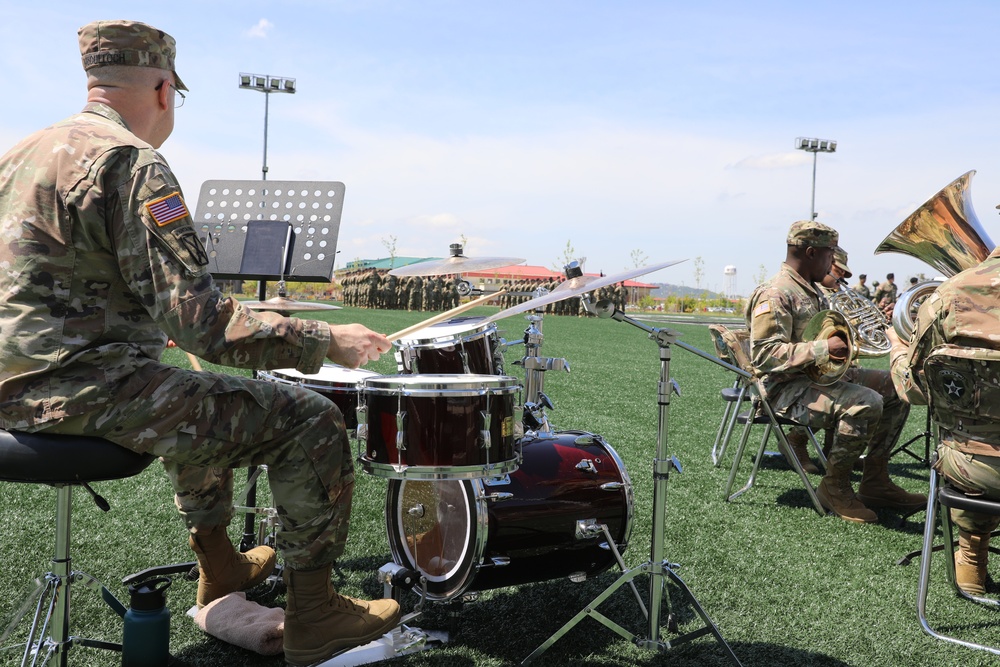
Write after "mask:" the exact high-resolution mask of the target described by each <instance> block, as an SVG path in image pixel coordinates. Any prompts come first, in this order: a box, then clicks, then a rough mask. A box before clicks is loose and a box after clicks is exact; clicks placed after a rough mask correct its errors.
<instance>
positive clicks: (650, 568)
mask: <svg viewBox="0 0 1000 667" xmlns="http://www.w3.org/2000/svg"><path fill="white" fill-rule="evenodd" d="M588 308H589V309H591V310H592V312H596V314H597V315H598V316H599V317H611V318H614V319H615V320H618V321H619V322H627V323H628V324H631V325H632V326H634V327H637V328H639V329H642V330H643V331H645V332H647V333H648V334H649V338H650V339H652V340H654V341H655V342H656V344H657V346H658V348H659V353H660V381H659V385H658V405H659V419H658V423H657V444H656V456H655V458H654V459H653V526H652V540H651V544H650V558H649V560H648V561H646V562H645V563H642V564H641V565H638V566H636V567H634V568H632V569H630V570H627V571H623V572H622V574H621V576H619V577H618V579H616V580H615V581H614V582H613V583H612V584H611V585H610V586H608V588H606V589H605V590H604V592H603V593H601V594H600V595H598V596H597V597H596V598H594V599H593V600H592V601H591V602H590V604H588V605H587V606H586V607H584V608H583V609H582V610H581V611H580V612H579V613H577V614H576V616H574V617H573V618H571V619H570V620H569V621H568V622H567V623H566V624H565V625H563V626H562V627H561V628H559V629H558V630H556V632H555V633H554V634H553V635H552V636H551V637H549V638H548V639H547V640H546V641H545V642H544V643H543V644H542V645H541V646H539V647H538V648H537V649H535V650H534V652H533V653H531V655H529V656H528V657H527V658H525V659H524V661H523V662H522V663H521V664H523V665H526V664H528V663H530V662H532V661H533V660H534V659H535V658H537V657H538V656H539V655H541V654H542V653H543V652H545V651H546V650H547V649H548V648H549V647H550V646H552V644H554V643H555V642H556V641H558V640H559V639H560V638H561V637H562V636H563V635H565V634H566V633H567V632H569V630H570V629H571V628H573V627H574V626H575V625H576V624H577V623H579V622H580V621H581V620H582V619H583V618H585V617H587V616H591V617H593V618H594V619H595V620H596V621H598V622H600V623H601V624H603V625H604V626H606V627H607V628H609V629H610V630H612V631H613V632H615V633H617V634H618V635H620V636H622V637H624V638H625V639H628V640H629V641H631V642H633V643H634V644H636V645H637V646H640V647H643V648H647V649H652V650H659V651H665V650H667V649H669V648H671V647H672V646H675V645H679V644H684V643H687V642H689V641H691V640H693V639H696V638H698V637H701V636H702V635H705V634H708V633H711V634H712V635H713V636H714V637H715V640H716V641H717V642H718V643H719V644H720V645H721V646H722V648H723V649H725V652H726V654H727V655H728V656H729V658H730V659H731V660H732V662H733V663H734V664H735V665H739V666H740V667H742V663H740V661H739V658H737V657H736V654H735V653H733V650H732V648H730V646H729V644H727V643H726V640H725V639H724V638H723V637H722V635H721V634H720V633H719V630H718V628H717V627H716V626H715V623H713V622H712V619H710V618H709V617H708V614H706V613H705V611H704V610H703V609H702V608H701V605H700V604H699V603H698V601H697V600H696V599H695V597H694V595H693V594H692V593H691V590H690V589H689V588H688V587H687V585H686V584H685V583H684V582H683V580H681V578H680V577H679V576H678V575H677V573H676V572H675V571H674V570H675V569H676V568H678V567H680V566H679V565H677V564H675V563H670V562H668V561H666V560H664V545H663V542H664V532H665V527H666V509H667V506H666V505H667V504H666V500H667V497H666V496H667V481H668V478H669V476H670V469H671V468H673V469H675V470H677V472H681V466H680V462H679V461H677V459H676V457H673V456H668V450H667V418H668V416H669V410H670V394H671V392H672V391H675V392H677V394H678V395H680V390H679V388H678V386H677V384H676V383H675V382H674V381H673V380H671V379H670V355H671V349H670V348H671V345H678V346H680V347H681V348H682V349H685V350H688V351H689V352H692V353H694V354H697V355H698V356H700V357H702V358H704V359H708V360H709V361H713V362H715V363H718V364H720V365H721V366H724V367H725V368H727V369H728V370H731V371H734V372H736V371H738V370H740V369H737V368H736V367H735V366H731V365H730V364H727V363H725V362H723V361H722V360H720V359H717V358H716V357H714V356H712V355H710V354H707V353H705V352H702V351H701V350H699V349H698V348H695V347H692V346H690V345H686V344H684V343H681V342H680V341H678V340H677V336H678V334H677V332H676V331H672V330H670V329H659V328H656V327H651V326H649V325H647V324H645V323H643V322H639V321H637V320H635V319H633V318H630V317H628V316H627V315H625V313H623V312H621V311H620V310H618V309H617V308H615V307H614V305H613V304H612V303H611V302H609V301H601V302H599V303H598V304H597V306H596V307H590V306H589V307H588ZM605 530H606V528H605ZM608 542H609V544H614V541H613V540H611V539H610V538H609V540H608ZM623 570H624V568H623ZM643 574H648V575H649V607H648V610H646V609H643V612H644V615H645V616H646V617H647V620H648V622H649V634H648V635H647V636H646V637H639V636H637V635H635V634H632V633H630V632H629V631H628V630H626V629H625V628H623V627H622V626H621V625H619V624H618V623H616V622H614V621H612V620H611V619H609V618H608V617H607V616H605V615H603V614H602V613H600V612H599V611H597V607H598V606H599V605H600V604H602V603H603V602H604V601H605V600H606V599H607V598H609V597H610V596H611V595H612V594H613V593H614V592H615V591H616V590H618V589H619V588H621V587H622V586H623V585H625V584H629V583H631V582H632V580H633V579H635V578H636V577H638V576H640V575H643ZM667 577H669V578H670V580H672V581H673V582H674V583H675V584H676V585H677V586H678V587H680V589H681V590H682V591H683V593H684V595H685V597H686V598H687V599H688V600H689V601H690V603H691V604H692V606H693V607H694V609H695V611H696V612H697V613H698V615H699V616H700V617H701V619H702V621H703V622H704V625H703V626H702V627H701V628H699V629H697V630H694V631H692V632H688V633H685V634H683V635H680V636H679V637H677V638H676V639H673V640H662V639H661V638H660V614H661V609H660V608H661V605H662V603H663V601H664V592H665V588H666V583H667V582H666V578H667ZM667 603H668V605H669V598H668V599H667ZM640 607H642V604H641V600H640ZM674 623H675V621H674V620H673V614H668V617H667V625H668V628H670V627H671V626H673V625H674Z"/></svg>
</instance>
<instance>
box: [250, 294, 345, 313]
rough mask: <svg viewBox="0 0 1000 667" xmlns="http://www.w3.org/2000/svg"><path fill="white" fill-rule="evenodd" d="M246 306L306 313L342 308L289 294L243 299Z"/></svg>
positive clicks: (279, 311) (278, 311) (283, 311)
mask: <svg viewBox="0 0 1000 667" xmlns="http://www.w3.org/2000/svg"><path fill="white" fill-rule="evenodd" d="M242 303H243V305H244V306H246V307H248V308H253V309H254V310H271V311H274V312H276V313H304V312H313V311H320V310H340V306H334V305H333V304H329V303H319V302H317V301H296V300H295V299H289V298H288V297H287V296H276V297H274V298H272V299H268V300H267V301H243V302H242Z"/></svg>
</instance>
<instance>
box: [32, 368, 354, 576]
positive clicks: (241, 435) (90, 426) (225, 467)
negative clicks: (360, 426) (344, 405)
mask: <svg viewBox="0 0 1000 667" xmlns="http://www.w3.org/2000/svg"><path fill="white" fill-rule="evenodd" d="M38 430H46V431H48V432H52V433H71V434H78V433H82V434H86V435H96V436H100V437H103V438H106V439H108V440H111V441H113V442H116V443H118V444H120V445H122V446H123V447H127V448H129V449H133V450H136V451H140V452H148V453H151V454H154V455H156V456H159V457H161V458H162V460H163V465H164V467H165V468H166V471H167V474H168V475H169V476H170V479H171V481H172V482H173V485H174V492H175V494H176V495H175V501H176V504H177V508H178V510H180V513H181V515H182V517H183V518H184V521H185V523H186V524H187V526H188V529H189V530H190V531H191V532H194V533H196V532H198V531H199V530H211V529H213V528H215V527H217V526H225V525H228V523H229V521H230V520H231V519H232V516H233V470H232V469H233V468H244V467H248V466H256V465H265V464H266V465H267V469H268V472H267V477H268V484H269V486H270V489H271V494H272V496H273V500H274V507H275V509H276V510H277V512H278V516H279V519H280V525H279V529H278V532H277V544H278V548H279V549H280V550H281V552H282V555H283V557H284V560H285V563H286V564H287V565H288V566H289V567H291V568H299V569H305V568H312V567H317V566H319V565H323V564H326V563H330V562H332V561H333V560H335V559H336V558H338V557H339V556H340V555H341V554H342V553H343V550H344V545H345V543H346V541H347V531H348V526H349V522H350V514H351V498H352V494H353V491H354V462H353V460H352V455H351V448H350V444H349V442H348V439H347V436H346V429H345V426H344V419H343V416H342V415H341V413H340V410H339V408H337V406H336V405H335V404H334V403H333V402H332V401H330V400H329V399H327V398H325V397H323V396H321V395H319V394H317V393H315V392H313V391H310V390H308V389H303V388H301V387H298V386H295V385H287V384H277V383H273V382H264V381H259V380H251V379H249V378H243V377H235V376H230V375H223V374H215V373H194V372H193V371H187V370H181V369H176V368H172V367H164V369H163V370H161V371H160V373H159V374H158V375H157V376H156V381H155V382H152V383H150V385H148V386H147V388H146V389H145V390H143V391H141V392H139V394H138V395H136V396H133V397H130V399H129V401H128V402H127V403H125V404H122V405H119V406H115V407H111V408H108V409H106V410H103V411H101V412H94V413H91V414H88V415H83V416H79V417H71V418H67V419H64V420H60V421H57V422H48V423H45V424H42V425H40V427H39V429H38Z"/></svg>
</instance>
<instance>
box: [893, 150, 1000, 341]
mask: <svg viewBox="0 0 1000 667" xmlns="http://www.w3.org/2000/svg"><path fill="white" fill-rule="evenodd" d="M975 174H976V172H975V170H972V171H968V172H966V173H964V174H962V175H961V176H959V177H958V178H956V179H955V180H954V181H952V182H951V183H949V184H948V185H946V186H945V187H944V188H943V189H942V190H941V191H940V192H938V193H937V194H936V195H934V196H933V197H931V198H930V199H928V200H927V201H926V202H924V204H923V205H922V206H921V207H920V208H918V209H917V210H916V211H914V212H913V213H911V214H910V216H909V217H908V218H906V220H904V221H903V222H901V223H899V226H897V227H896V229H894V230H893V231H892V232H891V233H890V234H889V235H888V236H886V237H885V240H883V241H882V243H880V244H879V246H878V247H877V248H876V249H875V254H876V255H878V254H879V253H883V252H901V253H903V254H904V255H910V256H911V257H916V258H917V259H919V260H922V261H924V262H926V263H927V264H930V265H931V266H932V267H933V268H935V269H937V270H938V271H940V272H941V273H942V274H943V275H945V276H949V277H950V276H953V275H955V274H956V273H959V272H961V271H964V270H965V269H971V268H972V267H974V266H977V265H978V264H980V263H981V262H982V261H983V260H984V259H986V258H987V257H988V256H989V254H990V252H992V250H993V248H994V247H995V246H994V244H993V241H991V240H990V237H989V236H988V235H987V234H986V232H985V231H983V228H982V225H980V224H979V220H978V219H977V218H976V214H975V212H974V211H973V210H972V201H971V198H970V197H969V183H970V182H971V181H972V177H973V176H974V175H975ZM940 284H941V281H936V280H934V281H928V282H923V283H919V284H917V285H914V286H913V287H911V288H910V289H908V290H906V291H905V292H903V293H902V294H901V295H899V297H898V298H897V299H896V306H895V307H894V308H893V311H892V324H893V327H894V328H895V329H896V333H897V334H899V337H900V338H902V339H904V340H909V339H910V336H911V335H912V333H913V324H914V319H915V317H916V314H917V309H918V308H919V306H920V303H921V302H922V301H923V300H924V299H926V298H927V297H928V296H930V295H931V294H932V293H933V292H934V290H936V289H937V287H938V285H940Z"/></svg>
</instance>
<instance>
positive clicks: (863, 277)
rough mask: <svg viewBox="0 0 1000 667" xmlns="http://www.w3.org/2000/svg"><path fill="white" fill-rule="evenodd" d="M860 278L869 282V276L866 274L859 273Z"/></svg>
mask: <svg viewBox="0 0 1000 667" xmlns="http://www.w3.org/2000/svg"><path fill="white" fill-rule="evenodd" d="M858 278H860V279H861V280H867V279H868V276H867V275H865V274H864V273H859V274H858Z"/></svg>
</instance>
